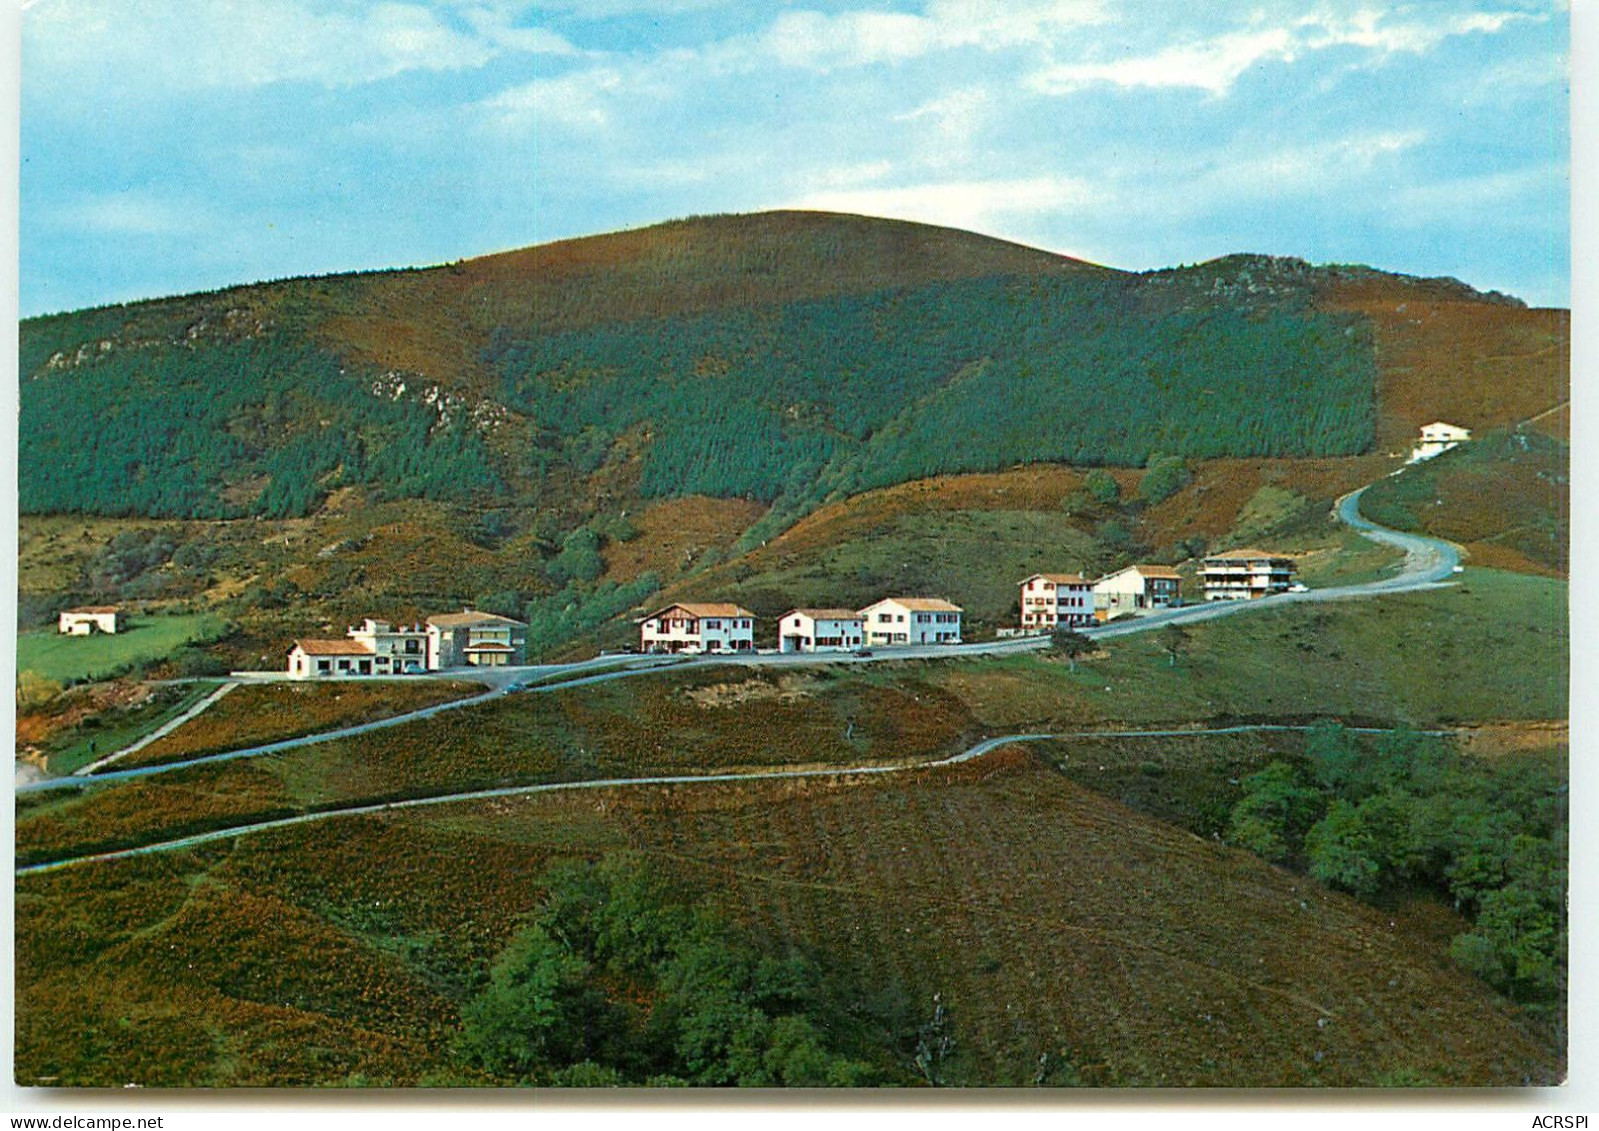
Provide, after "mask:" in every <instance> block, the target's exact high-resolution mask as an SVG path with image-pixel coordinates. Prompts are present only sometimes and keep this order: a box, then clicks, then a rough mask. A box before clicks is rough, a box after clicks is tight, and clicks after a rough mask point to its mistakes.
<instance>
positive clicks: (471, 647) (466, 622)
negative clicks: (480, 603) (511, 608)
mask: <svg viewBox="0 0 1599 1131" xmlns="http://www.w3.org/2000/svg"><path fill="white" fill-rule="evenodd" d="M526 648H527V624H526V622H524V621H519V620H512V619H511V618H510V617H502V616H499V615H497V614H495V613H480V612H478V611H476V610H475V609H462V610H461V611H460V612H458V613H442V614H440V615H439V616H434V617H428V623H427V666H428V670H429V671H442V670H443V669H444V668H459V667H483V668H497V667H504V666H505V665H507V664H520V663H521V662H522V656H523V653H524V651H525V650H526Z"/></svg>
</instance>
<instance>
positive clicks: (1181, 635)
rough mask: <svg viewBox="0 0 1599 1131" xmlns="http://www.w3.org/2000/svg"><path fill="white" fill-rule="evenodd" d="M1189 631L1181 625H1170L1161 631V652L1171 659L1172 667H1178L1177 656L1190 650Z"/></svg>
mask: <svg viewBox="0 0 1599 1131" xmlns="http://www.w3.org/2000/svg"><path fill="white" fill-rule="evenodd" d="M1188 644H1189V636H1188V630H1187V629H1186V628H1184V627H1183V626H1182V625H1180V624H1168V625H1167V626H1166V627H1165V628H1163V629H1161V630H1160V647H1161V650H1162V651H1164V652H1165V653H1166V655H1168V656H1169V657H1171V666H1172V667H1174V668H1175V667H1176V666H1177V656H1178V654H1179V653H1181V652H1186V651H1187V650H1188Z"/></svg>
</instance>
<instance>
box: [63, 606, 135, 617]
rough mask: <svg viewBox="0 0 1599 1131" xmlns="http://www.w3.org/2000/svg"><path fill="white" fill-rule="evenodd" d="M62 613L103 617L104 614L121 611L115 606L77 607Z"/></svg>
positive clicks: (64, 610)
mask: <svg viewBox="0 0 1599 1131" xmlns="http://www.w3.org/2000/svg"><path fill="white" fill-rule="evenodd" d="M61 611H62V612H64V613H85V614H89V615H93V616H104V615H105V614H106V613H120V612H121V611H122V610H121V609H119V608H117V607H116V606H115V605H79V606H78V607H77V608H75V609H62V610H61Z"/></svg>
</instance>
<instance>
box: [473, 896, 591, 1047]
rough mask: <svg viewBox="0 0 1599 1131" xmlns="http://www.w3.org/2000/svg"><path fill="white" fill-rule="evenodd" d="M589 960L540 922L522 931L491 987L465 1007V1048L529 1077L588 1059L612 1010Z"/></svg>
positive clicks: (496, 967) (493, 975)
mask: <svg viewBox="0 0 1599 1131" xmlns="http://www.w3.org/2000/svg"><path fill="white" fill-rule="evenodd" d="M588 971H589V964H588V963H587V962H585V961H584V960H583V959H582V958H580V957H578V956H577V955H574V954H573V953H572V952H571V951H570V950H568V949H567V948H565V947H563V946H562V945H561V944H560V943H559V942H557V941H556V940H555V939H553V938H551V937H550V936H549V935H548V934H547V933H546V932H545V931H544V929H543V928H542V927H538V926H534V927H531V928H529V929H528V930H526V931H523V932H522V933H521V934H519V935H518V936H517V937H516V938H515V939H514V940H513V941H512V942H511V945H510V946H509V947H508V948H507V949H506V951H505V953H504V954H502V955H501V956H500V958H499V960H498V961H496V962H495V964H494V968H493V970H492V971H490V974H489V984H488V987H487V988H486V989H485V990H484V991H483V992H482V993H481V994H479V995H478V996H477V997H476V998H473V999H472V1000H471V1001H469V1002H468V1003H467V1004H466V1006H465V1007H464V1008H463V1009H462V1010H461V1038H460V1040H461V1051H462V1052H463V1053H464V1054H465V1056H466V1058H467V1059H468V1060H469V1061H471V1062H473V1063H476V1064H480V1065H482V1066H483V1067H484V1068H487V1069H489V1070H491V1071H494V1072H500V1073H505V1074H508V1075H513V1076H518V1077H523V1078H526V1077H528V1076H531V1075H532V1074H533V1073H534V1072H536V1071H538V1070H540V1069H548V1068H558V1067H563V1066H565V1065H569V1064H572V1063H575V1062H577V1061H582V1060H588V1059H591V1056H592V1054H593V1053H594V1051H595V1049H596V1047H597V1046H598V1045H599V1044H600V1043H601V1040H602V1039H603V1037H604V1035H605V1033H606V1032H607V1030H608V1029H609V1028H610V1027H611V1025H610V1022H611V1014H612V1009H611V1007H610V1005H609V1003H608V1002H607V1001H606V1000H605V997H604V995H603V994H601V993H600V992H598V991H597V990H595V989H593V988H592V987H591V986H590V985H589V983H588Z"/></svg>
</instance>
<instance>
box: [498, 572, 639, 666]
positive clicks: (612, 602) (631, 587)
mask: <svg viewBox="0 0 1599 1131" xmlns="http://www.w3.org/2000/svg"><path fill="white" fill-rule="evenodd" d="M660 587H661V579H660V578H659V577H657V576H656V575H655V574H653V573H647V572H646V573H641V574H640V575H639V576H638V577H636V578H634V579H633V580H632V581H629V582H627V583H626V584H623V585H618V584H617V583H616V582H614V581H608V582H602V583H601V584H599V585H597V586H588V585H582V584H573V585H568V586H566V587H565V588H564V589H562V590H561V591H560V592H559V593H556V594H554V595H552V596H549V597H542V598H540V599H538V600H536V601H533V602H531V603H530V604H529V605H528V606H527V610H526V616H525V618H524V619H525V620H526V621H527V652H528V657H529V658H530V659H535V658H537V657H539V656H542V655H543V654H544V653H545V652H547V651H549V650H550V649H552V648H555V647H558V646H559V645H561V644H564V643H566V642H567V641H568V640H571V639H572V638H573V637H575V636H579V635H581V634H583V633H585V632H589V631H592V630H593V629H595V628H598V627H599V626H600V625H602V624H604V623H605V622H606V621H608V620H610V619H611V618H612V617H615V616H620V615H621V614H622V613H625V612H627V611H628V610H629V609H631V608H634V607H635V606H637V605H638V604H639V603H640V602H642V601H645V600H647V599H648V598H649V596H650V594H651V593H654V592H655V591H656V590H657V589H659V588H660Z"/></svg>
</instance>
